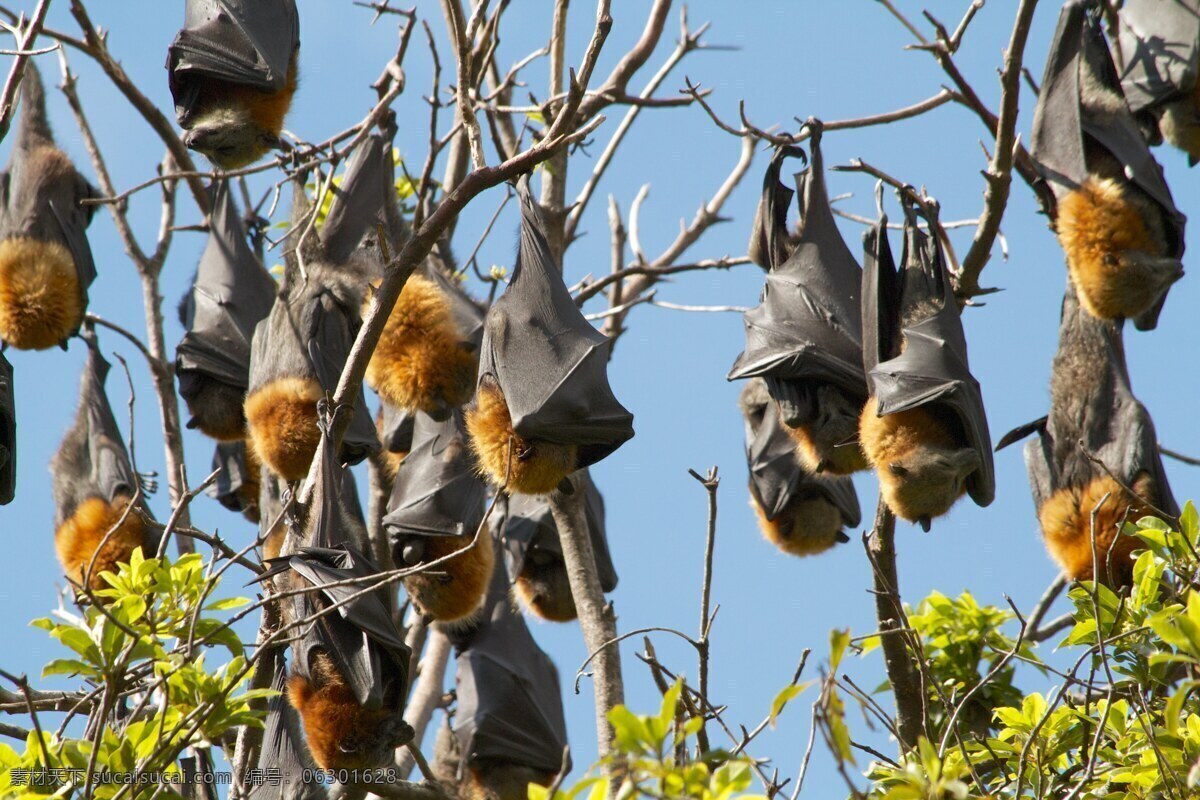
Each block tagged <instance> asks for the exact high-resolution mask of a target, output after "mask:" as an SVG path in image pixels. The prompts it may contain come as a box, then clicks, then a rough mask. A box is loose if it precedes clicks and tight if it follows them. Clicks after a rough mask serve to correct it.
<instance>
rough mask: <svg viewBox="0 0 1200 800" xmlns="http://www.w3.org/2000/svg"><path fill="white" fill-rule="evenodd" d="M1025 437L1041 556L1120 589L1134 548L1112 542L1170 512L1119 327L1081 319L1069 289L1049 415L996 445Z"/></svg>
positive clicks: (1127, 540) (1125, 540)
mask: <svg viewBox="0 0 1200 800" xmlns="http://www.w3.org/2000/svg"><path fill="white" fill-rule="evenodd" d="M1034 432H1036V433H1037V434H1038V437H1037V438H1036V439H1033V440H1031V441H1029V442H1028V443H1027V444H1026V445H1025V465H1026V467H1027V469H1028V471H1029V482H1030V485H1031V487H1032V489H1033V499H1034V503H1035V505H1036V506H1037V512H1038V521H1039V522H1040V524H1041V528H1042V536H1043V538H1044V540H1045V542H1046V549H1047V550H1049V552H1050V555H1051V557H1052V558H1053V559H1054V560H1055V561H1056V562H1057V563H1058V564H1059V565H1060V566H1061V567H1062V568H1063V571H1064V572H1065V573H1066V574H1067V575H1069V576H1070V577H1072V578H1074V579H1076V580H1093V579H1095V578H1096V577H1097V576H1098V577H1099V580H1101V581H1102V582H1104V583H1106V584H1108V585H1110V586H1121V585H1126V584H1128V583H1129V582H1130V580H1131V579H1132V577H1133V563H1132V561H1131V560H1130V558H1129V555H1130V553H1131V552H1132V551H1133V550H1134V549H1136V548H1139V547H1141V546H1142V545H1141V542H1140V541H1139V540H1138V539H1136V538H1134V537H1131V536H1120V535H1119V533H1120V528H1121V525H1122V523H1123V522H1125V521H1129V522H1136V521H1137V520H1138V519H1139V518H1140V517H1142V516H1145V515H1147V514H1151V513H1156V512H1155V511H1154V509H1161V510H1163V511H1164V512H1165V513H1167V514H1172V515H1175V514H1178V512H1179V509H1178V506H1177V505H1176V503H1175V498H1174V496H1173V495H1172V493H1171V487H1170V485H1169V484H1168V483H1167V476H1166V472H1165V471H1164V470H1163V465H1162V459H1161V457H1160V455H1159V451H1158V439H1157V437H1156V436H1155V432H1154V422H1153V421H1152V420H1151V419H1150V415H1149V414H1148V413H1147V412H1146V409H1145V407H1143V406H1142V404H1141V403H1139V402H1138V401H1137V398H1135V397H1134V396H1133V391H1132V389H1131V387H1130V384H1129V374H1128V371H1127V369H1126V366H1125V352H1124V345H1123V342H1122V339H1121V331H1120V327H1119V326H1118V325H1117V324H1114V323H1112V322H1105V321H1103V320H1098V319H1095V318H1094V317H1092V316H1091V315H1089V314H1087V313H1086V312H1085V311H1084V310H1083V309H1082V308H1081V307H1080V303H1079V301H1078V300H1077V299H1076V296H1075V292H1074V290H1073V287H1071V286H1069V285H1068V287H1067V293H1066V296H1065V297H1064V299H1063V314H1062V326H1061V328H1060V330H1059V339H1058V352H1057V353H1056V354H1055V356H1054V367H1053V372H1052V374H1051V380H1050V414H1049V415H1048V416H1047V417H1046V418H1045V419H1042V420H1038V421H1037V422H1035V423H1032V424H1031V425H1027V426H1023V427H1022V428H1018V429H1017V430H1015V431H1013V432H1012V433H1010V434H1008V435H1007V436H1005V437H1004V439H1003V440H1001V442H1000V447H1004V446H1007V445H1008V444H1011V443H1012V442H1014V441H1017V440H1018V439H1020V438H1021V437H1023V436H1025V435H1027V434H1029V433H1034ZM1089 454H1090V455H1091V456H1092V457H1094V458H1096V459H1098V460H1099V461H1100V462H1101V463H1099V464H1098V463H1096V462H1094V461H1093V460H1092V458H1090V457H1089ZM1110 471H1111V474H1110ZM1130 489H1132V493H1131V492H1130V491H1129V490H1130ZM1093 513H1095V537H1094V538H1095V541H1094V543H1093V535H1092V531H1093V526H1092V522H1093V520H1092V515H1093ZM1093 544H1094V548H1095V549H1094V551H1093ZM1097 566H1099V567H1100V569H1099V570H1097V569H1096V567H1097Z"/></svg>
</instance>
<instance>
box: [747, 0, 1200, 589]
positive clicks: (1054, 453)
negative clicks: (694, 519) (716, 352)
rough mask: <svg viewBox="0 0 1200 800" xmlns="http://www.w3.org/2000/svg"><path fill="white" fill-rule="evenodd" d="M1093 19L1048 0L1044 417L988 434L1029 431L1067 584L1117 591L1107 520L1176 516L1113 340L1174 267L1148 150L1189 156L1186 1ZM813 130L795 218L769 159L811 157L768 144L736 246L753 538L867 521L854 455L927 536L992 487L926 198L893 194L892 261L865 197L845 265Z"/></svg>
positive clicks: (1130, 7) (1074, 2) (1052, 544)
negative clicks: (1052, 255)
mask: <svg viewBox="0 0 1200 800" xmlns="http://www.w3.org/2000/svg"><path fill="white" fill-rule="evenodd" d="M1102 18H1103V9H1102V8H1101V4H1100V3H1099V2H1094V0H1069V1H1068V2H1067V3H1065V4H1064V6H1063V9H1062V11H1061V15H1060V18H1059V22H1058V28H1057V31H1056V33H1055V36H1054V40H1053V44H1052V45H1051V49H1050V55H1049V59H1048V61H1047V64H1046V72H1045V77H1044V79H1043V82H1042V85H1041V88H1040V92H1039V96H1038V104H1037V108H1036V111H1035V115H1034V122H1033V144H1032V155H1033V158H1034V161H1035V163H1036V165H1037V168H1038V171H1039V176H1040V178H1039V179H1040V181H1042V182H1044V183H1045V184H1046V186H1047V188H1048V189H1049V191H1048V192H1047V193H1046V195H1047V196H1048V197H1051V198H1052V200H1050V201H1049V202H1048V204H1047V205H1048V207H1047V208H1046V211H1047V213H1048V215H1049V217H1050V219H1051V222H1052V225H1053V228H1054V230H1055V232H1056V234H1057V236H1058V239H1059V242H1060V244H1061V245H1062V248H1063V251H1064V253H1065V256H1066V262H1067V271H1068V286H1067V290H1066V294H1065V297H1064V299H1063V309H1062V324H1061V331H1060V336H1059V346H1058V353H1057V354H1056V356H1055V359H1054V364H1053V376H1052V379H1051V387H1050V388H1051V406H1050V413H1049V414H1048V415H1047V416H1046V417H1043V418H1042V419H1039V420H1036V421H1035V422H1032V423H1030V424H1028V425H1024V426H1021V427H1020V428H1018V429H1016V430H1014V431H1012V432H1011V433H1009V434H1008V435H1006V436H1005V437H1004V438H1003V439H1002V440H1001V441H1000V443H999V446H1000V447H1004V446H1006V445H1008V444H1010V443H1012V442H1015V441H1018V440H1020V439H1022V438H1024V437H1026V436H1029V435H1031V434H1034V433H1036V434H1037V438H1036V439H1033V440H1031V441H1030V442H1029V443H1028V444H1027V445H1026V449H1025V460H1026V464H1027V467H1028V472H1029V477H1030V483H1031V486H1032V489H1033V495H1034V501H1035V503H1036V506H1037V512H1038V520H1039V523H1040V526H1041V529H1042V534H1043V537H1044V540H1045V543H1046V546H1047V549H1048V550H1049V552H1050V555H1051V556H1052V557H1053V558H1054V560H1055V561H1056V562H1057V563H1058V564H1059V565H1060V566H1061V567H1062V569H1063V570H1064V571H1065V572H1066V573H1067V574H1068V575H1069V576H1070V577H1072V578H1075V579H1079V580H1092V579H1096V580H1101V581H1104V582H1106V583H1108V584H1110V585H1122V584H1126V583H1128V582H1129V581H1130V580H1131V578H1132V574H1131V573H1132V561H1131V560H1130V554H1131V553H1132V551H1133V550H1134V549H1135V548H1136V546H1137V540H1136V539H1135V538H1133V537H1130V536H1122V535H1120V531H1121V528H1122V526H1123V524H1124V523H1125V522H1131V521H1136V520H1137V519H1138V518H1139V517H1141V516H1144V515H1146V514H1150V513H1154V514H1159V515H1167V516H1173V515H1176V514H1177V513H1178V507H1177V505H1176V503H1175V500H1174V498H1173V496H1172V494H1171V489H1170V486H1169V485H1168V483H1167V478H1166V474H1165V472H1164V470H1163V466H1162V460H1161V456H1160V453H1159V448H1158V443H1157V439H1156V436H1155V432H1154V425H1153V422H1152V421H1151V419H1150V415H1149V414H1148V413H1147V412H1146V409H1145V408H1144V407H1143V406H1142V405H1141V404H1140V403H1139V402H1138V401H1137V399H1136V398H1135V397H1134V396H1133V393H1132V390H1131V388H1130V383H1129V374H1128V370H1127V369H1126V365H1125V355H1124V350H1123V346H1122V338H1121V337H1122V328H1123V326H1124V321H1125V319H1126V318H1131V319H1132V320H1133V322H1134V325H1135V327H1137V328H1138V329H1139V330H1149V329H1152V328H1153V327H1154V326H1155V324H1156V322H1157V319H1158V315H1159V312H1160V311H1161V309H1162V306H1163V303H1164V302H1165V298H1166V294H1167V291H1168V290H1169V288H1170V286H1171V285H1172V284H1173V283H1174V282H1175V281H1176V280H1178V279H1179V278H1180V277H1181V276H1182V275H1183V266H1182V263H1181V262H1180V257H1181V255H1182V253H1183V226H1184V222H1185V219H1184V216H1183V215H1182V214H1181V213H1180V212H1179V211H1178V209H1176V208H1175V205H1174V203H1173V202H1172V200H1171V194H1170V191H1169V190H1168V188H1167V185H1166V182H1165V180H1164V178H1163V174H1162V170H1161V169H1160V167H1159V165H1158V163H1157V162H1156V161H1155V159H1154V157H1153V155H1151V152H1150V146H1151V145H1152V144H1158V143H1161V142H1162V141H1163V140H1164V139H1165V140H1167V141H1169V142H1170V143H1172V144H1174V145H1175V146H1177V147H1179V148H1180V149H1182V150H1184V151H1186V152H1187V153H1188V155H1189V161H1190V163H1193V164H1194V163H1195V162H1196V160H1197V159H1198V158H1200V80H1198V76H1200V2H1196V0H1170V2H1160V0H1126V1H1125V2H1124V3H1123V4H1121V5H1120V8H1119V10H1118V11H1117V14H1116V20H1115V28H1116V35H1115V36H1114V37H1113V39H1112V41H1111V42H1110V41H1109V40H1108V39H1107V38H1106V36H1105V33H1104V30H1103V27H1102ZM809 133H810V139H809V141H810V147H809V155H808V158H807V162H808V163H807V168H806V169H805V170H804V171H803V172H801V173H800V174H799V175H798V176H797V193H798V195H799V221H798V225H797V227H796V229H795V230H794V231H789V229H788V227H787V206H788V205H789V204H790V202H791V199H792V196H793V192H792V190H791V189H789V188H788V187H786V186H784V185H782V184H781V183H780V182H779V173H780V170H781V167H782V164H783V161H784V160H785V159H786V158H788V157H804V155H805V154H804V152H803V150H801V149H799V148H798V147H780V148H778V149H777V151H776V154H775V157H774V159H773V160H772V162H771V164H770V166H769V167H768V169H767V174H766V178H765V181H764V185H763V195H762V199H761V201H760V203H759V207H758V213H757V216H756V218H755V221H754V226H753V230H752V232H751V237H750V244H749V253H750V256H751V259H752V260H753V261H754V262H755V263H757V264H758V265H759V266H761V267H763V268H764V269H765V270H767V282H766V287H765V289H764V290H763V295H762V301H761V303H760V304H759V305H758V306H757V307H756V308H754V309H752V310H751V311H749V312H747V313H746V315H745V328H746V348H745V351H744V352H743V353H742V354H741V355H740V356H739V357H738V359H737V361H736V363H735V364H734V366H733V369H732V370H731V371H730V373H729V379H730V380H734V379H749V381H748V383H747V384H746V387H745V389H744V390H743V392H742V394H741V401H740V405H741V409H742V413H743V416H744V418H745V425H746V458H747V462H748V465H749V468H750V497H751V504H752V506H753V508H754V510H755V512H756V513H757V515H758V518H759V522H760V527H761V528H762V531H763V533H764V535H765V536H766V538H767V539H768V540H770V541H771V542H773V543H774V544H776V545H777V546H778V547H779V548H780V549H781V550H783V551H785V552H788V553H792V554H795V555H809V554H813V553H819V552H822V551H824V550H827V549H828V548H830V547H832V546H833V545H834V544H836V543H837V542H844V541H847V540H848V537H847V536H846V535H845V533H844V528H846V527H853V526H856V525H858V524H859V522H860V521H861V512H860V509H859V505H858V500H857V498H856V496H855V491H854V487H853V485H852V484H851V483H850V480H849V478H848V476H849V475H850V474H852V473H854V472H857V471H860V470H865V469H868V468H871V469H874V470H875V472H876V473H877V475H878V478H879V484H880V492H881V496H882V498H883V501H884V502H885V503H886V504H887V506H888V507H889V508H890V509H891V511H892V512H893V513H895V514H896V515H897V516H898V517H900V518H902V519H905V520H909V521H912V522H917V523H919V524H920V525H921V526H922V527H923V528H925V529H926V530H928V529H929V526H930V523H931V521H932V520H933V519H934V518H935V517H938V516H941V515H942V514H945V513H946V512H947V511H948V510H949V509H950V508H951V506H952V505H953V504H954V503H955V502H956V501H957V500H958V498H960V497H961V496H962V495H963V494H969V495H970V496H971V498H972V499H973V500H974V501H975V502H976V503H977V504H979V505H981V506H986V505H987V504H989V503H990V502H991V501H992V499H993V495H994V491H995V479H994V472H993V463H992V455H991V441H990V437H989V434H988V427H987V418H986V415H985V413H984V407H983V401H982V396H981V394H980V390H979V385H978V383H977V382H976V381H975V379H974V378H973V377H972V375H971V372H970V367H969V365H968V361H967V345H966V339H965V338H964V336H963V329H962V324H961V322H960V320H959V304H958V303H957V302H956V299H955V296H954V292H953V287H952V284H951V278H950V275H949V273H948V271H947V269H946V264H945V259H944V256H943V253H942V249H941V243H940V242H939V241H938V239H937V237H936V236H933V235H932V234H930V233H928V231H932V230H934V229H935V227H936V226H935V224H934V223H936V214H937V206H936V203H933V202H919V201H918V200H917V198H915V196H912V195H911V194H907V195H902V202H903V206H904V208H903V211H904V224H903V250H902V256H901V259H900V264H899V268H897V266H896V264H895V262H894V261H893V257H892V252H891V248H890V245H889V242H888V234H887V219H886V217H885V216H884V215H883V212H882V208H881V210H880V218H879V221H878V222H877V223H876V224H875V225H873V226H872V227H871V228H870V229H869V230H868V231H867V233H866V234H865V235H864V237H863V239H864V256H863V258H864V261H863V263H864V267H863V268H860V267H859V265H858V264H857V263H856V262H855V259H854V256H853V255H852V254H851V253H850V251H849V249H848V248H847V246H846V244H845V243H844V241H843V240H842V238H841V236H840V234H839V233H838V230H837V228H836V226H835V224H834V217H833V214H832V212H831V210H830V205H829V197H828V194H827V192H826V190H825V184H824V177H823V175H822V162H821V153H820V140H821V128H820V124H819V123H818V122H815V121H813V122H812V123H810V131H809ZM921 218H924V219H923V221H924V223H926V224H925V225H924V230H923V229H922V227H921V226H920V225H919V224H918V223H919V222H921V221H922V219H921Z"/></svg>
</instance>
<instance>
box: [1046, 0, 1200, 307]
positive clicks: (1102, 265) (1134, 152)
mask: <svg viewBox="0 0 1200 800" xmlns="http://www.w3.org/2000/svg"><path fill="white" fill-rule="evenodd" d="M1098 15H1099V11H1098V9H1097V7H1096V6H1095V4H1094V3H1093V2H1092V0H1071V1H1070V2H1068V3H1067V4H1066V5H1065V6H1064V7H1063V10H1062V14H1061V15H1060V16H1059V20H1058V29H1057V30H1056V31H1055V35H1054V42H1053V44H1052V45H1051V49H1050V58H1049V60H1048V61H1047V62H1046V74H1045V77H1044V78H1043V82H1042V90H1041V94H1040V95H1038V104H1037V109H1036V110H1035V112H1034V118H1033V145H1032V150H1031V154H1032V156H1033V159H1034V161H1035V162H1036V165H1037V168H1038V171H1039V173H1040V174H1041V177H1042V179H1043V180H1044V181H1045V182H1046V183H1047V184H1048V185H1049V187H1050V189H1051V191H1052V193H1053V195H1054V206H1055V207H1054V208H1052V209H1048V211H1049V213H1050V218H1051V220H1053V223H1054V228H1055V231H1056V232H1057V234H1058V241H1059V244H1061V245H1062V248H1063V252H1064V253H1065V254H1066V258H1067V272H1068V273H1069V275H1070V277H1071V281H1072V283H1074V285H1075V287H1076V289H1077V290H1078V292H1079V300H1080V302H1081V303H1083V307H1084V308H1085V309H1086V310H1087V311H1088V313H1090V314H1092V315H1094V316H1096V317H1099V318H1100V319H1119V318H1125V317H1131V318H1133V319H1134V323H1135V325H1136V326H1137V328H1138V330H1150V329H1152V328H1154V327H1155V326H1156V325H1157V324H1158V315H1159V312H1160V311H1161V310H1162V305H1163V303H1164V302H1165V299H1166V293H1167V290H1168V289H1169V288H1170V286H1171V284H1173V283H1174V282H1175V281H1177V280H1179V278H1180V277H1182V276H1183V264H1182V263H1181V262H1180V260H1179V259H1180V258H1181V257H1182V255H1183V247H1184V238H1183V232H1184V223H1185V222H1186V218H1185V217H1184V216H1183V214H1181V213H1180V212H1179V211H1178V209H1176V208H1175V203H1174V201H1173V200H1172V199H1171V192H1170V190H1169V189H1168V188H1167V184H1166V182H1165V180H1164V179H1163V175H1162V169H1161V168H1160V167H1159V165H1158V162H1156V161H1155V160H1154V156H1152V155H1151V154H1150V148H1149V146H1148V145H1147V144H1146V140H1145V139H1144V138H1143V137H1142V134H1141V132H1140V131H1139V130H1138V127H1137V124H1136V123H1135V122H1134V119H1133V117H1132V115H1131V114H1130V113H1129V109H1128V108H1127V107H1126V105H1125V101H1124V97H1123V96H1122V94H1121V86H1120V81H1119V79H1118V77H1117V73H1116V69H1115V67H1114V66H1113V63H1112V59H1111V57H1110V56H1109V51H1108V46H1107V45H1106V44H1105V40H1104V33H1103V32H1102V31H1101V29H1100V20H1099V18H1098Z"/></svg>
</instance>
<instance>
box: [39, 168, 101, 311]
mask: <svg viewBox="0 0 1200 800" xmlns="http://www.w3.org/2000/svg"><path fill="white" fill-rule="evenodd" d="M75 184H76V190H77V197H76V198H75V201H74V202H73V203H65V204H63V206H65V207H63V206H60V205H59V203H58V201H57V200H53V199H52V200H50V201H49V204H48V205H49V206H50V213H51V214H52V215H53V217H54V221H55V223H56V224H57V226H58V229H59V233H60V234H61V236H62V241H63V243H64V244H65V245H66V246H67V250H68V251H69V252H70V253H71V260H72V261H74V262H75V275H76V278H77V279H78V281H79V299H80V301H81V306H80V307H81V308H83V309H86V308H87V306H88V288H89V287H91V285H92V282H93V281H95V280H96V262H95V260H94V259H93V258H92V246H91V244H89V243H88V238H87V227H88V225H89V224H91V221H92V213H93V212H92V208H91V207H90V206H87V207H84V206H81V205H80V204H79V201H80V200H83V199H85V198H95V197H99V196H100V192H99V190H97V189H96V188H95V187H93V186H92V185H91V184H89V183H88V182H87V181H86V180H84V178H83V176H81V175H76V179H75Z"/></svg>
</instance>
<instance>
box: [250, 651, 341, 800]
mask: <svg viewBox="0 0 1200 800" xmlns="http://www.w3.org/2000/svg"><path fill="white" fill-rule="evenodd" d="M271 688H272V689H274V690H275V691H277V692H279V694H278V695H276V696H275V697H272V698H271V699H270V700H269V701H267V721H266V729H265V730H264V731H263V741H262V750H261V751H259V754H258V768H259V769H260V770H262V771H263V773H264V778H265V777H266V774H270V775H271V776H272V779H274V777H276V776H277V777H278V778H279V780H278V782H271V781H267V780H264V781H263V782H262V783H260V784H259V785H258V786H255V787H254V788H253V789H251V790H250V797H251V798H252V800H324V798H326V797H328V794H327V793H326V791H325V788H324V787H323V786H322V785H321V784H320V783H319V782H317V781H314V780H312V779H311V778H309V777H308V776H310V775H312V774H313V772H314V771H315V770H316V769H317V765H316V763H315V762H314V761H313V760H312V756H311V755H310V754H309V752H308V745H306V744H305V741H304V730H303V728H302V726H301V722H300V714H299V712H297V711H296V709H294V708H293V707H292V704H291V703H289V702H288V699H287V665H286V664H284V662H283V660H282V659H280V661H279V666H278V668H277V669H276V670H275V678H274V679H273V680H272V682H271Z"/></svg>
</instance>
